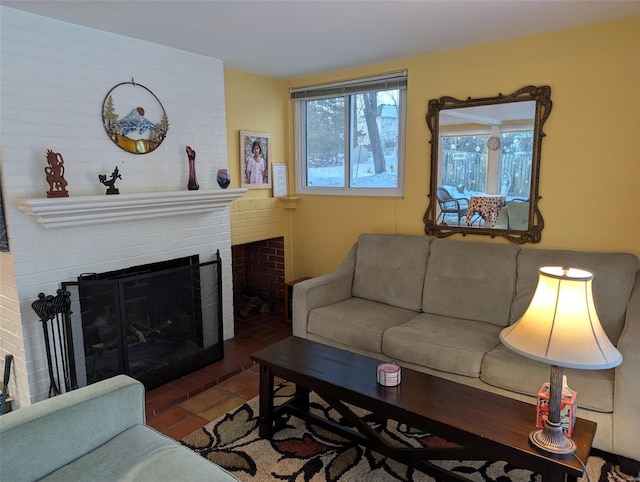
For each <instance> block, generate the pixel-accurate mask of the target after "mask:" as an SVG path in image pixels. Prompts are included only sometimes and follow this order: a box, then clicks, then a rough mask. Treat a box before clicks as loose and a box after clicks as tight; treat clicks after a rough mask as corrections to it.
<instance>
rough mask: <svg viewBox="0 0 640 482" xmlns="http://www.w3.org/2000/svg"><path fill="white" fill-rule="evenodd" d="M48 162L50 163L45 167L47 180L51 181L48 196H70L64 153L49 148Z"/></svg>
mask: <svg viewBox="0 0 640 482" xmlns="http://www.w3.org/2000/svg"><path fill="white" fill-rule="evenodd" d="M47 163H48V164H49V165H48V166H47V167H45V168H44V173H45V174H46V175H47V182H48V183H49V190H48V191H47V197H69V192H68V191H67V181H66V180H65V178H64V159H62V154H60V153H59V152H53V151H52V150H51V149H48V150H47Z"/></svg>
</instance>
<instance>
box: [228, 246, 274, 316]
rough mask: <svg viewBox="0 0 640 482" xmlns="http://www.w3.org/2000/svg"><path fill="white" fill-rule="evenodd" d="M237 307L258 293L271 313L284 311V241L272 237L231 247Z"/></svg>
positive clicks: (235, 303)
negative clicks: (246, 298)
mask: <svg viewBox="0 0 640 482" xmlns="http://www.w3.org/2000/svg"><path fill="white" fill-rule="evenodd" d="M231 257H232V260H233V261H232V262H233V268H232V269H233V298H234V303H233V304H234V307H236V311H238V307H241V306H243V305H244V303H243V297H247V296H248V297H251V296H255V295H256V294H259V295H260V296H261V297H263V298H265V300H264V301H266V302H267V303H268V304H269V307H270V311H275V312H278V313H281V312H284V277H285V266H284V259H285V257H284V238H283V237H278V238H272V239H265V240H262V241H255V242H252V243H247V244H240V245H237V246H232V247H231Z"/></svg>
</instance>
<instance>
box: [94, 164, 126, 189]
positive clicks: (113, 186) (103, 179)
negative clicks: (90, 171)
mask: <svg viewBox="0 0 640 482" xmlns="http://www.w3.org/2000/svg"><path fill="white" fill-rule="evenodd" d="M98 179H99V180H100V182H101V183H102V184H104V185H105V186H107V194H120V190H119V189H118V188H117V187H116V181H117V180H118V179H120V180H122V176H121V175H120V171H119V169H118V166H116V168H115V169H114V170H113V172H112V173H111V178H110V179H109V180H107V175H106V174H98Z"/></svg>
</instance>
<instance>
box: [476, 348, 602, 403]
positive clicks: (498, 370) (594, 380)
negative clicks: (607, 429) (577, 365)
mask: <svg viewBox="0 0 640 482" xmlns="http://www.w3.org/2000/svg"><path fill="white" fill-rule="evenodd" d="M550 370H551V367H550V365H547V364H545V363H540V362H537V361H535V360H531V359H529V358H526V357H524V356H522V355H518V354H517V353H515V352H513V351H511V350H509V349H508V348H507V347H506V346H504V345H502V344H500V345H499V346H497V347H496V348H494V349H493V350H491V351H490V352H489V353H487V354H486V356H485V357H484V360H483V362H482V373H481V375H480V379H481V380H482V381H483V382H485V383H488V384H489V385H492V386H494V387H498V388H503V389H505V390H509V391H512V392H517V393H523V394H525V395H532V396H534V397H535V396H536V395H537V394H538V391H539V390H540V387H541V386H542V384H543V383H545V382H548V381H549V375H550ZM564 374H565V375H566V376H567V384H568V385H569V387H570V388H572V389H573V390H576V391H577V392H578V407H582V408H588V409H590V410H595V411H598V412H606V413H609V412H613V388H614V385H615V384H614V380H615V370H614V369H611V370H574V369H571V368H565V370H564Z"/></svg>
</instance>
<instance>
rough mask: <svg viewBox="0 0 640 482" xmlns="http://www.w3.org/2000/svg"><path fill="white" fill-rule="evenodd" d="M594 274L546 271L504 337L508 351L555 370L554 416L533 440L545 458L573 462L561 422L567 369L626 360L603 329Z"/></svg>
mask: <svg viewBox="0 0 640 482" xmlns="http://www.w3.org/2000/svg"><path fill="white" fill-rule="evenodd" d="M592 281H593V273H590V272H589V271H584V270H581V269H576V268H567V267H555V266H554V267H543V268H540V270H539V272H538V286H537V287H536V291H535V293H534V295H533V299H532V300H531V304H530V305H529V307H528V308H527V310H526V311H525V313H524V315H522V317H521V318H520V319H519V320H518V321H517V322H516V323H514V324H513V325H511V326H508V327H507V328H505V329H504V330H502V332H501V333H500V341H502V343H504V345H506V346H507V348H509V349H511V350H513V351H515V352H516V353H519V354H520V355H523V356H525V357H527V358H531V359H533V360H537V361H540V362H543V363H547V364H549V365H551V379H550V380H549V413H548V417H547V420H546V421H545V424H544V428H542V429H541V430H534V431H533V432H531V433H530V434H529V440H530V442H531V443H532V444H533V445H534V446H535V447H538V448H539V449H541V450H543V451H544V452H547V453H550V454H554V455H561V456H570V455H573V454H574V453H575V451H576V443H575V442H574V441H573V440H572V439H570V438H569V437H567V436H565V434H564V433H563V431H562V426H561V423H560V421H561V419H560V404H561V401H562V376H563V372H564V367H568V368H579V369H585V370H602V369H606V368H613V367H616V366H618V365H620V363H622V355H621V354H620V352H619V351H618V350H617V348H616V347H615V346H613V344H612V343H611V341H609V338H608V337H607V335H606V333H605V332H604V330H603V329H602V326H601V325H600V320H599V318H598V314H597V313H596V308H595V304H594V302H593V292H592Z"/></svg>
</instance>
